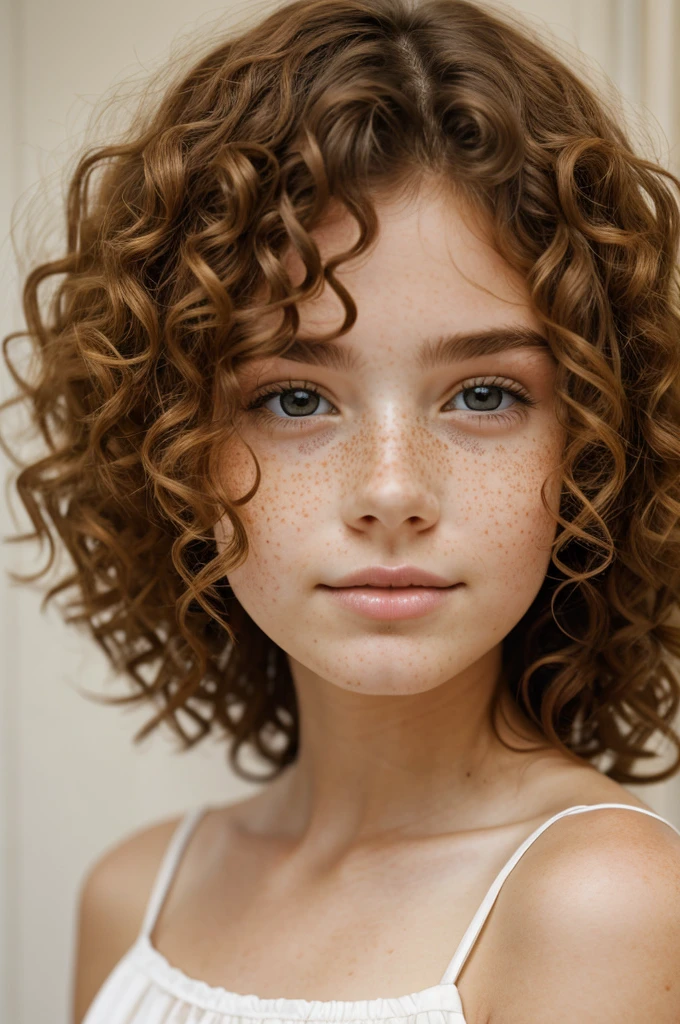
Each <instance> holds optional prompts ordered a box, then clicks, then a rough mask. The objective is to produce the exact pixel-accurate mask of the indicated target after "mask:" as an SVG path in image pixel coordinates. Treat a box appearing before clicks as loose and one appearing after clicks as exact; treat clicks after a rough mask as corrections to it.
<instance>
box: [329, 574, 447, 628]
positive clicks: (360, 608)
mask: <svg viewBox="0 0 680 1024" xmlns="http://www.w3.org/2000/svg"><path fill="white" fill-rule="evenodd" d="M463 585H464V584H462V583H454V584H452V585H451V586H448V587H432V586H429V587H428V586H423V585H422V584H417V583H412V584H407V585H405V586H401V587H394V586H384V587H376V586H374V585H373V584H370V583H363V584H360V585H356V586H353V587H330V586H328V585H325V584H320V588H321V589H322V590H326V591H328V593H329V595H330V596H331V597H332V599H333V600H334V601H336V602H337V603H338V604H340V605H341V606H342V607H344V608H346V609H347V610H348V611H350V612H354V613H355V614H359V615H363V616H366V617H368V618H372V619H386V620H395V619H414V618H421V617H422V616H424V615H429V614H430V613H431V612H433V611H435V610H436V609H437V608H440V607H442V606H443V605H445V604H446V602H447V601H448V599H449V597H450V596H451V595H452V594H453V593H454V592H456V591H458V590H461V589H462V587H463Z"/></svg>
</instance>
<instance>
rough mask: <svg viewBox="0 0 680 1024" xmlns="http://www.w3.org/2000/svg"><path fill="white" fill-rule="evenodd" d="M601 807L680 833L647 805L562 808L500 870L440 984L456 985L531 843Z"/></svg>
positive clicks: (586, 805) (533, 833)
mask: <svg viewBox="0 0 680 1024" xmlns="http://www.w3.org/2000/svg"><path fill="white" fill-rule="evenodd" d="M601 807H621V808H624V809H625V810H628V811H639V812H640V813H641V814H648V815H650V816H651V817H652V818H658V820H659V821H663V822H664V823H665V824H666V825H670V827H671V828H672V829H674V830H675V831H676V832H677V833H678V835H680V829H678V828H676V827H675V825H672V824H671V823H670V821H666V819H665V818H662V817H661V816H660V815H658V814H655V813H654V811H648V810H646V809H645V808H644V807H633V806H632V804H579V805H577V806H575V807H567V809H566V810H564V811H559V812H558V813H557V814H554V815H553V816H552V818H548V820H547V821H544V822H543V824H542V825H539V827H538V828H537V829H536V831H535V832H532V833H531V835H530V836H529V837H528V839H525V840H524V842H523V843H522V844H521V846H519V847H518V849H517V850H515V852H514V853H513V855H512V856H511V857H510V859H509V860H508V861H507V862H506V864H505V865H504V866H503V867H502V868H501V870H500V871H499V872H498V874H497V875H496V878H495V879H494V881H493V882H492V883H491V885H490V887H489V890H488V892H487V894H486V896H485V897H484V899H483V900H482V903H481V905H480V907H479V910H478V911H477V913H476V914H475V916H474V917H473V919H472V921H471V922H470V925H469V927H468V929H467V931H466V932H465V934H464V935H463V938H462V939H461V941H460V943H459V945H458V949H457V950H456V952H455V953H454V954H453V958H452V960H451V962H450V963H449V966H448V967H447V968H446V971H445V972H444V977H443V978H442V980H441V981H440V985H445V984H449V983H450V984H454V985H455V983H456V980H457V978H458V975H459V974H460V972H461V970H462V968H463V965H464V963H465V961H466V960H467V958H468V956H469V954H470V950H471V949H472V947H473V945H474V944H475V940H476V939H477V936H478V935H479V933H480V932H481V930H482V927H483V925H484V922H485V921H486V919H487V917H488V915H489V912H490V910H491V908H492V906H493V905H494V903H495V902H496V897H497V896H498V893H499V892H500V891H501V886H502V885H503V882H504V881H505V879H506V878H507V877H508V875H509V874H510V872H511V871H512V869H513V868H514V867H515V865H516V864H517V862H518V861H519V859H520V858H521V857H522V856H523V854H524V853H526V851H527V850H528V849H529V847H530V846H531V844H532V843H534V842H535V841H536V840H537V839H538V837H539V836H540V835H541V834H542V833H543V832H545V830H546V829H547V828H549V827H550V825H552V824H553V822H555V821H558V820H559V819H560V818H564V817H565V816H566V815H567V814H580V813H581V812H583V811H596V810H598V809H599V808H601Z"/></svg>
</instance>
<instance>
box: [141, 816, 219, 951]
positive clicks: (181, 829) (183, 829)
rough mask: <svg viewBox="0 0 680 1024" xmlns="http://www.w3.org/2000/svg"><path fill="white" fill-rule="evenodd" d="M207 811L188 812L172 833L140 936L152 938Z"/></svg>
mask: <svg viewBox="0 0 680 1024" xmlns="http://www.w3.org/2000/svg"><path fill="white" fill-rule="evenodd" d="M207 810H208V807H207V805H206V806H203V807H195V808H193V809H192V810H190V811H187V813H186V814H185V815H184V817H183V818H182V819H181V821H180V822H179V824H178V825H177V827H176V829H175V831H174V832H173V833H172V836H171V838H170V842H169V843H168V845H167V847H166V850H165V853H164V854H163V859H162V860H161V863H160V867H159V869H158V872H157V873H156V878H155V881H154V883H153V888H152V890H151V895H150V896H149V902H148V903H147V906H146V912H145V914H144V921H143V922H142V927H141V931H140V936H141V935H144V936H146V938H149V937H150V935H151V932H152V931H153V929H154V925H155V924H156V919H157V918H158V914H159V912H160V909H161V907H162V906H163V900H164V899H165V897H166V895H167V892H168V889H169V888H170V883H171V882H172V879H173V876H174V874H175V871H176V869H177V865H178V864H179V862H180V859H181V857H182V854H183V852H184V848H185V846H186V845H187V843H188V842H189V839H190V838H191V834H192V832H193V831H194V828H195V827H196V825H197V824H198V822H199V820H200V819H201V818H202V817H203V815H204V814H205V812H206V811H207Z"/></svg>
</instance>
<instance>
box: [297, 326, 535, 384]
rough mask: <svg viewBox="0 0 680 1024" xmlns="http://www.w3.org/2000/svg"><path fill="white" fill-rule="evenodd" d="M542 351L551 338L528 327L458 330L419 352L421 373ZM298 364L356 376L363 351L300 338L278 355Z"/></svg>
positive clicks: (426, 343) (430, 340) (428, 343)
mask: <svg viewBox="0 0 680 1024" xmlns="http://www.w3.org/2000/svg"><path fill="white" fill-rule="evenodd" d="M527 347H529V348H539V349H547V350H548V351H550V346H549V344H548V340H547V338H544V337H543V335H542V334H540V333H539V331H536V330H534V329H533V328H532V327H528V326H525V325H524V324H517V325H515V326H511V327H487V328H484V329H483V330H479V331H473V332H469V331H456V332H455V333H453V334H445V335H442V336H440V337H437V338H426V339H425V340H424V341H422V342H421V343H420V345H419V346H418V348H417V350H416V365H417V367H418V369H420V370H434V369H436V368H437V367H439V366H445V365H447V364H449V363H453V362H455V361H456V360H462V359H474V358H477V357H479V356H492V355H496V354H497V353H499V352H507V351H511V350H512V349H517V348H527ZM278 358H279V359H290V360H291V361H292V362H295V363H309V364H310V365H311V366H326V367H328V368H330V369H333V370H340V371H344V372H346V373H356V372H357V370H359V369H361V365H362V359H361V355H360V352H359V351H358V350H357V349H356V348H354V347H353V346H352V345H338V344H337V342H334V341H310V340H309V339H305V338H296V339H295V341H294V342H293V343H292V344H291V346H290V348H288V349H287V350H286V352H285V353H282V354H281V355H280V356H278Z"/></svg>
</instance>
